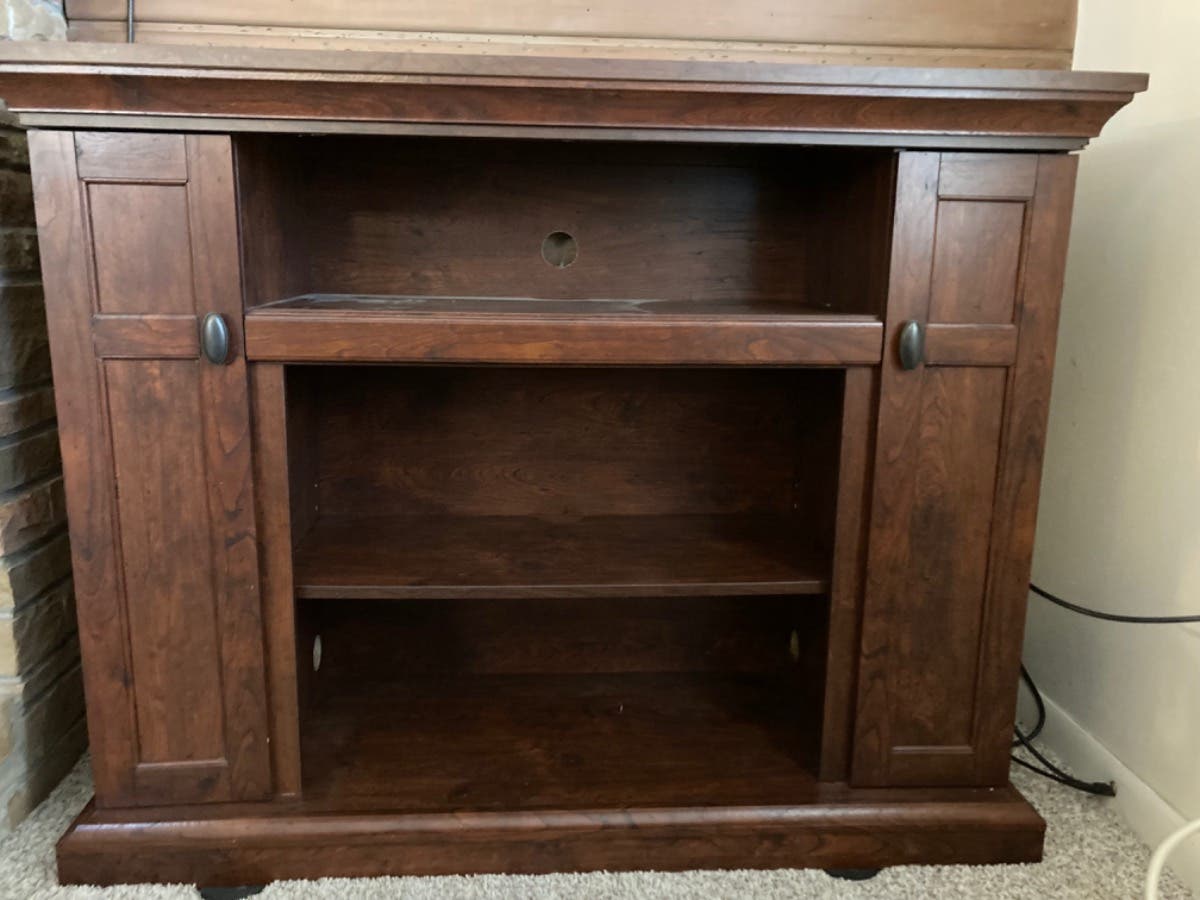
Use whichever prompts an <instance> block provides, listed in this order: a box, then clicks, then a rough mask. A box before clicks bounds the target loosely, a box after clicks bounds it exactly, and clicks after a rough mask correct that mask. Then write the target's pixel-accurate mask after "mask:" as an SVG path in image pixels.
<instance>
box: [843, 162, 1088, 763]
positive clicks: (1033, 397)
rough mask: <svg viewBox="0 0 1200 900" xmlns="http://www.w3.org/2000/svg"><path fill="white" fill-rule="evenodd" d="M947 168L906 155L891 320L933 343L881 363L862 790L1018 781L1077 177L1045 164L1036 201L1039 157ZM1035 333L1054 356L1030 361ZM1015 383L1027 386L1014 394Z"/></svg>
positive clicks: (858, 756)
mask: <svg viewBox="0 0 1200 900" xmlns="http://www.w3.org/2000/svg"><path fill="white" fill-rule="evenodd" d="M906 162H907V164H906ZM941 162H942V160H941V159H939V157H938V156H936V155H920V156H913V157H911V161H908V160H906V159H903V158H902V160H901V179H900V185H901V191H902V194H901V197H900V199H899V200H898V204H900V205H901V206H900V208H901V209H903V210H911V211H912V213H911V214H908V215H905V217H904V221H905V222H906V223H911V230H908V229H906V230H904V231H901V230H900V229H899V226H898V231H897V240H896V242H895V244H894V265H893V301H892V303H891V304H890V305H889V311H888V322H887V328H888V333H889V334H892V333H894V332H893V331H892V329H893V328H897V327H899V325H900V324H901V323H902V322H903V321H905V320H908V319H916V320H917V321H921V322H929V336H930V337H931V338H933V346H932V348H931V352H929V353H927V355H926V360H925V365H924V366H920V367H918V368H917V369H915V370H913V371H904V370H902V369H901V368H900V365H899V361H898V359H897V357H896V356H895V355H894V354H892V353H885V358H884V368H883V385H882V395H881V412H880V421H879V429H880V431H879V435H880V436H879V450H878V455H877V460H876V475H875V478H876V480H875V496H874V505H873V521H872V532H871V546H870V551H869V552H870V557H869V563H868V585H867V599H866V606H865V612H864V615H865V618H864V622H865V625H864V637H863V648H862V663H861V668H860V690H859V700H858V719H857V732H856V742H855V757H854V765H853V768H852V776H851V777H852V780H853V782H854V783H855V784H859V785H883V784H888V785H895V784H912V785H928V784H970V783H975V784H997V785H998V784H1002V783H1003V782H1004V780H1005V779H1006V778H1007V767H1008V749H1007V747H1006V744H1007V742H1008V740H1009V737H1008V736H1009V735H1010V734H1011V731H1012V723H1013V716H1014V709H1015V699H1014V691H1013V686H1014V685H1015V683H1016V680H1017V671H1018V665H1019V660H1020V655H1019V654H1020V643H1021V641H1020V639H1021V613H1022V612H1023V610H1024V602H1025V589H1026V583H1027V580H1028V577H1029V566H1030V560H1031V555H1032V546H1033V537H1032V535H1033V523H1034V519H1035V516H1036V501H1037V491H1036V486H1035V487H1033V488H1032V489H1031V488H1029V487H1028V486H1027V482H1028V481H1029V480H1032V481H1033V482H1034V483H1035V485H1036V481H1037V474H1036V473H1037V472H1038V471H1039V469H1040V459H1041V455H1040V454H1041V447H1042V443H1043V441H1042V439H1043V437H1044V427H1045V424H1044V423H1045V415H1046V410H1047V405H1046V404H1047V403H1048V390H1049V371H1050V363H1049V361H1048V359H1050V358H1052V356H1053V349H1052V348H1053V338H1052V337H1051V336H1050V334H1051V332H1053V330H1054V321H1055V320H1054V319H1053V315H1054V313H1053V312H1048V311H1049V310H1054V309H1057V301H1058V296H1059V291H1060V290H1061V278H1062V274H1061V260H1062V259H1063V258H1064V257H1065V252H1064V250H1065V247H1064V241H1065V233H1066V228H1067V223H1068V220H1069V212H1068V211H1069V203H1068V202H1067V198H1068V196H1069V193H1070V188H1069V185H1070V177H1071V172H1072V171H1073V169H1071V168H1069V167H1066V168H1064V167H1061V166H1060V164H1059V162H1058V158H1055V157H1041V158H1038V159H1037V168H1036V172H1037V183H1036V189H1035V191H1034V192H1033V194H1032V199H1031V200H1029V201H1028V202H1021V201H1018V200H1014V199H1010V198H1011V197H1012V196H1014V195H1017V194H1019V191H1020V190H1028V183H1029V168H1030V163H1029V162H1028V161H1027V159H1026V158H1024V157H1021V158H1014V159H1013V160H1012V163H1011V167H1010V171H1008V172H1005V171H1004V168H1005V167H1004V166H1003V165H1002V163H1001V162H1000V161H998V160H997V158H996V157H993V156H984V157H981V158H980V159H979V161H978V165H979V167H980V169H979V172H980V174H979V178H978V181H977V182H975V183H974V187H972V185H971V181H972V179H971V177H970V165H971V160H970V159H969V158H968V157H966V156H965V155H956V156H953V157H952V158H951V163H952V166H953V169H952V171H953V175H952V177H951V179H950V185H951V191H952V194H951V196H950V197H949V198H947V197H944V196H941V195H940V191H941V185H942V184H945V183H946V180H945V179H941V180H940V181H939V179H938V170H939V163H941ZM1044 167H1045V168H1044ZM1044 172H1045V174H1043V173H1044ZM1060 180H1061V181H1060ZM1063 183H1065V185H1066V186H1065V187H1064V186H1062V185H1063ZM1005 184H1007V185H1009V187H1008V188H1003V189H1002V186H1003V185H1005ZM971 194H975V195H977V197H976V198H975V199H970V195H971ZM997 195H1002V197H1001V199H995V198H996V196H997ZM964 197H965V198H967V199H964ZM935 210H936V219H935V216H934V213H935ZM898 223H899V219H898ZM1050 256H1053V257H1054V259H1055V260H1056V261H1057V262H1056V263H1055V264H1050V263H1049V262H1048V259H1049V257H1050ZM1031 266H1033V268H1030V267H1031ZM1031 273H1036V274H1032V275H1031ZM1031 291H1032V293H1031ZM1031 298H1032V299H1031ZM897 300H899V302H897ZM1043 315H1049V316H1050V319H1049V321H1046V320H1042V319H1040V317H1041V316H1043ZM1009 323H1015V324H1009ZM968 328H970V329H972V330H973V333H968V335H967V336H964V333H963V330H964V329H968ZM1027 329H1029V330H1028V331H1027ZM1018 335H1019V336H1018ZM1027 340H1033V341H1035V342H1040V344H1039V349H1038V350H1037V351H1035V352H1028V353H1027V352H1025V351H1024V350H1023V349H1022V348H1023V347H1025V346H1026V342H1027ZM1035 383H1036V384H1037V387H1036V388H1033V387H1031V386H1032V385H1033V384H1035ZM1017 384H1022V385H1024V386H1025V391H1027V393H1024V394H1023V395H1022V396H1017V395H1015V394H1014V386H1015V385H1017ZM1039 423H1040V424H1039ZM1018 435H1019V436H1020V437H1017V436H1018ZM899 473H903V475H900V474H899ZM1018 484H1020V485H1022V487H1020V488H1018V487H1017V485H1018ZM1018 493H1019V494H1020V499H1019V500H1018V499H1016V495H1017V494H1018ZM1018 522H1019V524H1018ZM1014 530H1018V531H1020V533H1021V536H1020V537H1019V538H1013V537H1012V535H1013V532H1014ZM998 572H1004V573H1005V574H1006V577H1005V579H1004V580H1001V581H998V580H997V574H998Z"/></svg>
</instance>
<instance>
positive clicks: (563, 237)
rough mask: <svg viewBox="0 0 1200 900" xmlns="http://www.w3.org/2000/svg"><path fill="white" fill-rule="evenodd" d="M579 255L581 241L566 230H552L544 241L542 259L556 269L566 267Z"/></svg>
mask: <svg viewBox="0 0 1200 900" xmlns="http://www.w3.org/2000/svg"><path fill="white" fill-rule="evenodd" d="M578 256H579V242H578V241H576V240H575V237H574V235H570V234H568V233H567V232H565V231H552V232H550V233H549V234H548V235H546V239H545V240H544V241H542V259H544V260H545V261H546V262H547V263H548V264H549V265H552V266H554V268H556V269H565V268H566V267H567V266H569V265H571V264H572V263H573V262H575V260H576V258H577V257H578Z"/></svg>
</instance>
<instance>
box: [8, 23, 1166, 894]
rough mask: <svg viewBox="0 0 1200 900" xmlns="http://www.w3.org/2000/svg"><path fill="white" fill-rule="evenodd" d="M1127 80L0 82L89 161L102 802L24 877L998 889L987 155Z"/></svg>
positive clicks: (1011, 239) (1010, 817) (1022, 452)
mask: <svg viewBox="0 0 1200 900" xmlns="http://www.w3.org/2000/svg"><path fill="white" fill-rule="evenodd" d="M1144 86H1145V79H1144V77H1142V76H1122V75H1103V74H1096V73H1061V72H1060V73H1046V72H999V71H992V72H980V71H966V70H938V71H933V70H905V69H847V68H834V67H828V68H807V67H803V66H795V65H779V64H763V65H750V64H746V63H738V62H725V63H720V62H701V61H691V62H684V61H681V60H674V61H670V60H664V59H657V60H637V59H633V58H630V57H628V56H626V57H625V58H621V59H618V58H603V57H600V56H597V57H596V58H589V57H586V56H584V55H578V56H575V57H571V58H567V57H558V58H555V57H541V58H538V57H528V58H517V57H505V56H503V55H490V56H484V55H476V56H474V57H466V56H462V57H458V56H453V55H444V54H437V53H423V54H414V55H394V54H393V55H388V54H361V53H343V54H324V53H312V54H284V53H270V52H265V53H247V52H245V51H236V50H216V49H206V50H198V49H197V50H148V49H146V48H139V47H133V48H121V47H110V48H98V47H92V48H83V49H81V48H79V47H59V46H54V45H45V46H39V47H38V48H36V50H34V49H29V48H26V47H23V46H14V45H6V46H3V47H0V95H3V96H4V97H5V98H6V99H7V100H8V101H9V105H10V107H11V108H13V109H15V110H17V111H18V114H19V115H20V116H21V117H22V121H23V122H24V123H25V124H26V125H29V124H33V125H37V124H42V125H54V126H58V127H81V126H82V125H83V124H84V123H92V124H99V123H104V124H105V125H107V126H108V127H107V130H103V131H98V130H94V129H93V130H82V131H79V132H77V133H70V132H37V131H35V132H34V133H33V134H32V135H31V157H32V169H33V175H34V180H35V185H36V187H35V190H36V195H37V207H38V221H39V226H40V235H39V237H40V245H41V248H42V253H43V261H44V270H45V273H46V274H45V279H46V290H47V313H48V319H49V330H50V337H51V342H52V348H53V355H54V375H55V386H56V392H57V396H58V405H59V416H60V430H61V439H62V450H63V459H64V467H65V470H66V494H67V501H68V507H69V513H70V519H71V538H72V551H73V561H74V565H75V577H76V584H77V593H78V600H79V619H80V635H81V637H80V642H81V645H82V651H83V657H84V675H85V683H86V690H87V697H88V708H89V729H90V731H91V738H92V744H93V746H92V751H93V767H94V771H95V775H96V786H97V797H96V802H95V805H94V807H93V808H91V809H90V810H88V811H86V812H85V813H84V815H83V816H82V817H81V819H80V820H79V821H78V822H77V823H76V825H75V826H73V829H72V831H71V832H70V833H69V834H68V835H67V836H66V837H65V838H64V840H63V842H62V844H61V846H60V849H59V861H60V874H61V875H62V877H63V878H64V880H68V881H70V880H84V881H88V882H91V883H109V882H114V881H124V880H136V879H149V880H170V881H180V880H182V881H192V882H199V883H202V884H205V885H211V884H215V883H221V882H225V883H230V882H233V883H242V884H245V883H262V882H265V881H267V880H270V879H272V878H276V877H318V876H326V875H368V874H433V873H446V872H465V873H470V872H487V871H509V872H539V871H560V870H583V869H597V868H601V869H603V868H638V867H645V866H652V867H654V868H658V869H686V868H696V867H714V866H715V867H737V868H743V867H747V866H750V867H754V866H777V865H788V866H793V865H807V866H814V865H815V866H827V867H873V866H880V865H890V864H900V863H938V862H1003V861H1027V860H1033V859H1036V858H1038V856H1039V854H1040V851H1041V840H1042V832H1043V824H1042V822H1041V820H1040V819H1039V818H1038V817H1037V815H1036V814H1035V813H1034V812H1033V811H1032V810H1031V808H1030V807H1029V806H1028V804H1026V803H1024V801H1022V800H1021V799H1020V798H1019V796H1018V795H1016V793H1015V792H1014V791H1012V789H1011V788H1010V787H1009V786H1008V785H1007V783H1006V779H1007V767H1008V754H1009V745H1010V736H1011V728H1012V723H1013V715H1014V706H1015V694H1016V681H1017V670H1018V662H1019V654H1020V645H1021V637H1022V635H1021V630H1022V618H1023V612H1024V595H1025V587H1026V582H1027V580H1028V576H1029V563H1030V557H1031V552H1032V543H1033V528H1034V523H1035V520H1036V499H1037V490H1038V473H1039V470H1040V464H1041V454H1042V447H1043V444H1044V439H1045V425H1046V413H1047V408H1048V398H1049V383H1050V370H1051V367H1052V363H1053V352H1054V338H1055V334H1054V332H1055V325H1056V320H1057V308H1058V295H1059V292H1060V290H1061V282H1062V273H1063V261H1064V258H1065V249H1066V237H1067V232H1068V226H1069V209H1070V199H1071V193H1072V185H1073V175H1074V166H1075V162H1074V160H1073V159H1072V158H1070V157H1067V156H1065V155H1052V154H1048V153H1041V154H1038V153H1029V152H1022V153H998V152H993V151H996V150H998V149H1006V150H1022V151H1033V150H1042V151H1044V150H1048V149H1054V150H1066V149H1070V148H1077V147H1079V146H1081V145H1082V144H1084V143H1085V142H1086V141H1087V140H1088V139H1089V138H1090V137H1092V136H1094V135H1095V134H1096V133H1097V132H1098V131H1099V128H1100V127H1101V125H1102V124H1103V123H1104V121H1105V120H1106V119H1107V118H1108V117H1109V116H1110V115H1111V114H1112V113H1113V112H1115V111H1116V110H1117V109H1118V108H1120V106H1121V105H1123V104H1124V103H1125V102H1128V100H1129V99H1130V98H1131V96H1132V94H1133V93H1135V92H1136V91H1138V90H1141V89H1142V88H1144ZM324 131H341V132H346V134H342V135H339V136H336V137H332V136H324V137H321V136H315V135H314V134H313V133H319V132H324ZM197 132H200V133H197ZM234 132H237V133H236V134H235V133H234ZM246 132H259V133H246ZM433 135H440V136H438V137H434V136H433ZM467 137H471V138H472V139H473V140H470V141H468V140H465V138H467ZM547 138H553V139H555V140H545V139H547ZM568 138H569V139H580V140H574V141H568V140H564V139H568ZM601 142H602V143H601ZM831 143H832V144H836V145H838V147H837V148H836V149H835V148H832V147H830V146H828V145H829V144H831ZM774 144H778V145H780V146H771V145H774ZM802 144H811V145H813V146H797V145H802ZM821 144H824V145H826V146H823V147H818V146H816V145H821ZM784 145H786V146H784ZM849 145H864V146H859V147H858V149H853V148H851V147H850V146H849ZM917 148H925V149H917ZM983 150H986V151H988V152H979V151H983ZM897 151H899V152H897ZM209 312H216V313H219V314H221V315H222V316H223V317H224V318H225V321H226V323H227V325H228V326H229V331H230V342H231V347H230V353H229V354H228V358H227V360H226V364H224V365H215V364H213V363H211V362H209V361H207V359H206V358H204V357H203V356H202V355H201V354H199V352H198V351H199V339H198V335H199V329H200V322H201V319H202V317H203V316H205V315H206V314H207V313H209ZM909 321H916V322H917V323H918V324H919V325H921V326H922V327H923V328H924V331H925V352H924V357H923V359H922V360H921V361H920V363H919V364H918V365H917V366H916V367H915V368H913V369H911V370H906V369H904V368H902V367H901V365H900V359H899V352H898V349H899V348H898V338H899V334H900V330H901V328H902V327H904V325H905V324H906V323H908V322H909ZM381 363H384V364H387V365H379V364H381ZM318 641H320V645H321V647H322V653H321V655H320V658H319V659H318V657H317V656H316V655H314V652H313V651H314V647H315V646H316V645H317V642H318ZM318 663H319V664H318Z"/></svg>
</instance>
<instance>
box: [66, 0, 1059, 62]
mask: <svg viewBox="0 0 1200 900" xmlns="http://www.w3.org/2000/svg"><path fill="white" fill-rule="evenodd" d="M1075 8H1076V4H1075V0H1048V2H1040V0H1013V2H1010V3H1006V4H997V3H994V2H991V0H961V2H948V0H915V2H905V0H848V2H846V3H841V4H828V3H823V2H821V0H800V2H795V3H788V4H780V3H776V2H773V0H748V2H745V3H739V4H729V3H723V2H720V0H701V2H699V3H688V2H685V0H663V2H659V3H637V2H633V0H621V2H611V3H604V4H598V3H594V2H591V0H514V2H509V3H495V4H478V3H471V2H468V0H416V2H408V3H404V4H397V3H391V2H387V0H368V2H350V0H341V2H319V0H302V2H295V0H263V2H259V3H254V4H246V3H239V2H236V0H207V2H204V3H199V2H196V0H139V2H138V4H137V7H136V10H137V25H138V30H137V35H138V40H142V41H152V42H193V43H224V44H228V43H231V42H236V43H249V44H253V45H257V46H296V45H299V46H322V47H329V46H331V45H336V42H339V41H340V42H350V43H355V42H361V41H363V40H366V41H371V42H374V43H392V42H395V41H397V40H399V41H404V42H407V43H412V44H430V45H435V46H436V45H441V46H445V45H446V44H448V43H454V44H459V45H462V46H464V47H470V48H471V49H477V50H480V51H481V52H485V53H486V52H494V51H492V50H490V49H489V44H493V43H502V44H510V45H511V44H513V43H515V42H516V41H524V40H526V39H527V36H530V35H538V36H539V37H540V43H542V44H545V43H547V42H548V41H561V42H562V43H563V44H564V45H567V46H569V45H570V44H578V43H579V42H581V41H585V42H591V43H592V44H593V45H594V44H595V43H597V42H600V43H601V44H603V43H609V44H617V45H619V44H620V43H628V42H639V43H649V44H659V45H663V44H670V43H672V42H680V43H681V42H705V43H711V44H714V45H716V46H711V47H710V46H703V45H701V46H696V47H692V48H690V50H689V49H685V48H677V49H684V52H696V53H701V54H704V53H713V54H717V53H724V54H727V53H729V52H738V51H739V50H740V51H742V52H747V53H763V52H766V53H776V54H788V53H797V52H799V53H804V54H810V55H811V56H812V57H814V58H813V59H812V60H811V61H813V62H820V61H822V59H821V57H825V58H828V57H829V56H830V55H835V56H839V57H841V56H846V55H848V56H852V57H859V58H866V59H869V60H870V61H872V62H876V63H879V62H886V61H885V60H881V59H879V56H881V55H883V56H889V57H893V60H892V61H893V63H894V64H904V62H905V60H906V58H907V62H908V64H910V65H917V64H921V65H937V64H939V62H940V64H942V65H948V64H956V65H992V66H1004V67H1013V68H1021V67H1026V66H1034V67H1044V68H1069V67H1070V61H1071V50H1072V47H1073V46H1074V35H1075ZM67 13H68V16H69V17H70V19H71V36H72V38H73V39H75V40H118V41H120V40H125V27H124V24H125V15H126V3H125V0H73V2H68V3H67ZM485 41H486V42H485ZM585 45H586V44H585ZM739 45H740V46H739ZM964 57H969V58H964ZM951 60H953V61H951Z"/></svg>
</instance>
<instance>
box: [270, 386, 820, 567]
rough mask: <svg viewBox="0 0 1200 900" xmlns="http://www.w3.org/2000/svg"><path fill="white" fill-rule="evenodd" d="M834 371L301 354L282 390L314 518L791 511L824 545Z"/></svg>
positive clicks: (779, 514)
mask: <svg viewBox="0 0 1200 900" xmlns="http://www.w3.org/2000/svg"><path fill="white" fill-rule="evenodd" d="M841 381H842V376H841V373H840V372H837V371H827V370H819V371H812V370H797V369H774V370H772V369H725V370H719V369H616V368H553V369H549V368H536V367H525V368H506V367H496V368H482V367H461V366H454V367H428V366H426V367H400V366H386V367H385V366H337V367H333V366H313V367H303V368H297V369H296V370H293V371H292V372H291V373H290V374H289V387H288V395H289V406H290V407H291V408H294V409H297V410H304V412H303V413H302V414H301V415H299V416H298V419H299V420H300V422H301V423H303V424H305V425H306V426H307V427H306V428H304V429H300V430H298V431H296V432H294V433H293V434H292V436H291V437H290V438H289V442H288V443H289V448H295V449H296V450H297V451H299V452H300V453H301V454H302V455H308V456H315V461H312V462H309V463H307V465H308V466H309V467H310V472H311V480H312V481H315V482H318V483H319V484H318V486H317V489H316V498H315V501H314V505H315V506H316V507H318V509H319V513H320V515H321V516H333V517H358V516H363V515H376V516H414V515H417V516H433V517H439V516H464V517H473V516H510V517H516V516H531V517H535V518H539V519H546V520H554V519H557V520H560V521H564V522H565V523H567V524H569V523H570V521H571V520H579V519H582V518H584V517H592V516H632V517H637V516H649V517H653V516H718V517H720V516H756V515H769V516H777V517H790V516H795V517H798V519H799V520H801V521H802V522H803V523H804V525H806V526H811V528H809V529H808V530H807V531H806V532H805V533H806V534H809V535H811V536H812V537H813V538H814V539H815V540H816V542H817V543H818V545H820V546H822V547H825V548H828V547H829V546H830V545H831V542H832V539H831V531H832V514H831V513H830V512H829V510H830V509H831V508H832V501H831V498H832V497H833V496H834V494H835V491H836V484H835V479H832V478H827V477H824V475H822V477H819V478H813V477H811V476H812V475H813V473H814V472H821V473H827V472H831V471H833V469H834V468H835V467H836V465H837V454H838V415H839V409H838V406H837V404H836V401H837V399H838V397H839V395H840V394H841V390H842V387H841ZM831 401H834V402H831ZM805 460H807V462H805ZM802 466H804V468H802ZM813 487H815V488H816V490H813V489H812V488H813ZM818 523H820V524H818ZM297 539H298V538H297Z"/></svg>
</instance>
